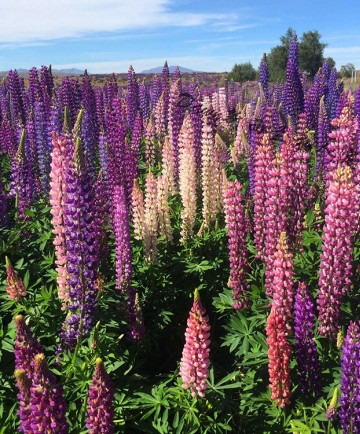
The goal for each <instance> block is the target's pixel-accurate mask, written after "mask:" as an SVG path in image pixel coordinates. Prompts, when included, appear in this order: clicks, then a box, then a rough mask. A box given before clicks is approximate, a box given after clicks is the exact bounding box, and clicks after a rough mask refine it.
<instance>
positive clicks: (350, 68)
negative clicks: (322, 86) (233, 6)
mask: <svg viewBox="0 0 360 434" xmlns="http://www.w3.org/2000/svg"><path fill="white" fill-rule="evenodd" d="M354 71H355V66H354V65H353V64H352V63H347V64H346V65H341V68H340V72H339V74H340V76H341V77H342V78H350V77H351V75H352V74H353V72H354Z"/></svg>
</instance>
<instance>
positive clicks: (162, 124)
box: [155, 92, 166, 141]
mask: <svg viewBox="0 0 360 434" xmlns="http://www.w3.org/2000/svg"><path fill="white" fill-rule="evenodd" d="M155 134H156V137H157V139H158V140H160V141H162V140H163V138H164V137H165V134H166V102H165V94H164V92H163V93H162V94H161V96H160V98H159V99H158V101H157V103H156V107H155Z"/></svg>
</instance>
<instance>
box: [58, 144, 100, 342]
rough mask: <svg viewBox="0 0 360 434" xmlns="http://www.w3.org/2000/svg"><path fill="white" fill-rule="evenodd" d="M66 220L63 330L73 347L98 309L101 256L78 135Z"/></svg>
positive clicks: (70, 171) (69, 172)
mask: <svg viewBox="0 0 360 434" xmlns="http://www.w3.org/2000/svg"><path fill="white" fill-rule="evenodd" d="M65 183H66V189H65V202H64V224H65V234H66V248H67V271H68V280H67V283H68V286H69V304H68V309H69V313H68V315H67V317H66V319H65V322H64V324H63V330H62V333H61V337H62V341H63V345H64V347H68V348H70V349H74V347H75V346H76V343H77V341H78V340H79V339H82V338H83V337H84V336H87V335H88V334H89V332H90V329H91V326H92V323H93V313H94V311H95V309H96V295H97V292H96V288H95V284H94V282H95V279H96V268H97V266H98V261H99V258H98V256H97V253H98V249H97V248H96V246H97V242H96V240H95V236H96V234H95V233H94V228H93V223H94V214H95V207H94V198H93V189H92V181H91V177H90V175H89V168H88V163H87V161H86V157H85V155H84V153H83V151H82V147H81V142H80V139H77V142H76V146H75V151H74V155H73V158H72V161H71V162H70V164H69V165H68V167H67V170H66V177H65Z"/></svg>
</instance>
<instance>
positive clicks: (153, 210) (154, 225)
mask: <svg viewBox="0 0 360 434" xmlns="http://www.w3.org/2000/svg"><path fill="white" fill-rule="evenodd" d="M157 209H158V207H157V182H156V178H155V175H154V174H153V173H152V172H149V173H148V175H147V177H146V190H145V207H144V241H145V251H144V255H145V259H146V260H147V261H150V262H154V261H155V258H156V252H157V233H158V212H157Z"/></svg>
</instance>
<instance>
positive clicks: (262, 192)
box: [254, 134, 275, 260]
mask: <svg viewBox="0 0 360 434" xmlns="http://www.w3.org/2000/svg"><path fill="white" fill-rule="evenodd" d="M274 158H275V149H274V145H273V143H272V141H271V140H270V137H269V135H268V134H264V136H263V139H262V141H261V143H260V144H259V146H258V147H257V149H256V154H255V186H254V241H255V246H256V249H257V252H258V253H257V256H258V257H259V258H261V259H262V260H264V259H265V227H266V222H265V216H266V213H267V209H266V206H265V203H266V198H267V188H268V187H267V184H268V182H269V179H270V168H271V165H272V162H273V160H274Z"/></svg>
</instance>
